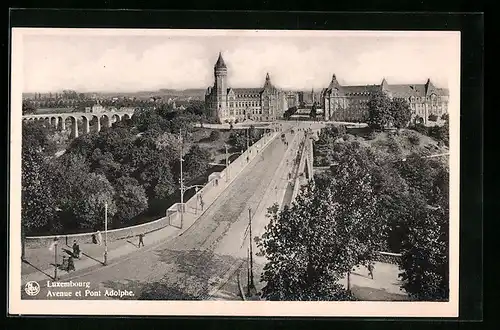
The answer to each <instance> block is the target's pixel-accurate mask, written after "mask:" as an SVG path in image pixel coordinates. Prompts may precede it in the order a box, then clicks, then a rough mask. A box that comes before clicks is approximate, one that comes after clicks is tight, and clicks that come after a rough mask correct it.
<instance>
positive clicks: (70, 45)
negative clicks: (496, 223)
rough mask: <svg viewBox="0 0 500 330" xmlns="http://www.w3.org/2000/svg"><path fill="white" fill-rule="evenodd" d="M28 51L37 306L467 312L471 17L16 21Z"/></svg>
mask: <svg viewBox="0 0 500 330" xmlns="http://www.w3.org/2000/svg"><path fill="white" fill-rule="evenodd" d="M12 54H13V56H12V91H11V97H12V108H11V123H10V124H11V127H12V129H11V136H10V144H11V149H12V150H11V156H10V157H11V159H10V162H11V172H10V176H11V179H10V188H9V189H10V194H11V202H10V203H11V205H10V210H11V213H10V220H9V221H10V235H11V242H10V247H11V251H10V259H11V260H10V276H11V285H10V290H11V299H12V300H13V301H15V303H16V305H15V306H16V307H15V308H16V310H18V311H19V312H20V313H22V312H23V311H25V313H33V314H37V313H46V312H47V311H49V310H50V311H51V312H52V313H53V312H54V311H55V310H56V311H57V313H61V314H78V313H85V314H89V313H90V314H96V315H97V314H107V315H111V314H117V315H118V314H119V315H128V314H140V315H240V316H241V315H243V316H252V315H253V316H255V315H261V316H290V315H292V316H300V315H317V316H413V317H418V316H456V315H457V313H458V284H459V278H458V260H459V258H458V257H459V256H458V248H459V244H458V241H459V240H458V235H459V228H458V227H459V213H458V203H459V170H460V169H459V158H458V157H459V150H460V146H459V143H460V139H459V136H460V127H459V120H460V118H459V117H460V95H459V93H460V33H459V32H452V31H425V32H424V31H411V32H410V31H300V30H280V31H277V30H274V31H273V30H215V29H214V30H174V29H171V30H169V29H150V30H145V29H144V30H140V29H69V28H68V29H56V28H14V29H13V30H12ZM14 164H17V165H14ZM68 301H71V302H68ZM89 301H93V302H92V303H89ZM118 301H119V303H115V302H118ZM100 302H102V304H101V303H100ZM310 302H314V305H311V303H310ZM12 306H14V305H12ZM104 306H107V307H104Z"/></svg>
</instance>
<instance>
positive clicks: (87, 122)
mask: <svg viewBox="0 0 500 330" xmlns="http://www.w3.org/2000/svg"><path fill="white" fill-rule="evenodd" d="M80 119H81V120H82V129H83V134H88V133H90V119H89V118H88V117H87V116H85V115H83V116H81V117H80Z"/></svg>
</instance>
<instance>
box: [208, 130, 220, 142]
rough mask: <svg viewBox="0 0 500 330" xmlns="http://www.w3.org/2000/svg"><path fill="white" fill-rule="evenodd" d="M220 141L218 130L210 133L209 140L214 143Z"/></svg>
mask: <svg viewBox="0 0 500 330" xmlns="http://www.w3.org/2000/svg"><path fill="white" fill-rule="evenodd" d="M219 139H220V132H219V131H218V130H213V131H212V132H210V137H209V140H210V141H212V142H215V141H218V140H219Z"/></svg>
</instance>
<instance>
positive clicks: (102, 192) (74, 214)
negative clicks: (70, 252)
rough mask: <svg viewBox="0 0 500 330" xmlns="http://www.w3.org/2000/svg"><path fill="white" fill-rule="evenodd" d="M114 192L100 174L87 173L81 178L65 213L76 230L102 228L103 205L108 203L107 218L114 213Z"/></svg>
mask: <svg viewBox="0 0 500 330" xmlns="http://www.w3.org/2000/svg"><path fill="white" fill-rule="evenodd" d="M114 194H115V191H114V189H113V187H112V186H111V184H110V183H109V181H108V180H107V179H106V177H105V176H104V175H102V174H96V173H89V174H88V175H86V176H84V177H82V180H81V182H80V185H79V186H78V187H77V189H76V190H75V191H73V194H72V196H71V197H70V202H69V203H68V204H66V205H65V206H66V207H65V209H66V212H69V213H70V214H71V218H72V219H73V221H75V224H76V226H77V228H81V229H87V230H93V229H95V228H102V227H103V226H104V205H105V203H106V202H107V203H108V217H113V215H114V214H115V213H116V210H117V209H116V205H115V202H114V200H113V196H114Z"/></svg>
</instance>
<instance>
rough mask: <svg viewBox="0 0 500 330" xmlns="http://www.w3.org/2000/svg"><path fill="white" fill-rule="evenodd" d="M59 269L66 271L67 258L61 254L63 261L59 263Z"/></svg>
mask: <svg viewBox="0 0 500 330" xmlns="http://www.w3.org/2000/svg"><path fill="white" fill-rule="evenodd" d="M61 269H63V270H65V271H68V258H66V256H63V261H62V264H61Z"/></svg>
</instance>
